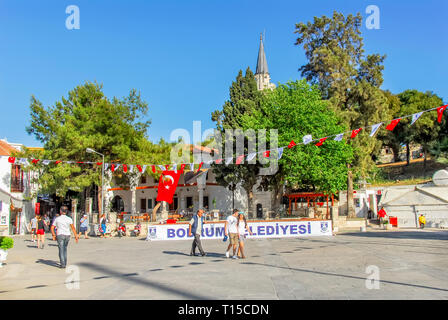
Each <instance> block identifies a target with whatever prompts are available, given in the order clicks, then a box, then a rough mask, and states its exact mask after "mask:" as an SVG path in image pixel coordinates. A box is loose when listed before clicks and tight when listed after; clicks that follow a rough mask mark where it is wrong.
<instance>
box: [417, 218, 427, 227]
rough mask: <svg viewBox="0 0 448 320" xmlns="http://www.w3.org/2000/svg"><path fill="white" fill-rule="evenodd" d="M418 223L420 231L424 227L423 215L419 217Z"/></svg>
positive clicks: (424, 219)
mask: <svg viewBox="0 0 448 320" xmlns="http://www.w3.org/2000/svg"><path fill="white" fill-rule="evenodd" d="M418 223H419V224H420V229H423V228H424V227H425V224H426V218H425V216H424V215H423V214H421V215H420V217H418Z"/></svg>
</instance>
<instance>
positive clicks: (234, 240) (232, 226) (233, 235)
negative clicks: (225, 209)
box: [224, 209, 239, 259]
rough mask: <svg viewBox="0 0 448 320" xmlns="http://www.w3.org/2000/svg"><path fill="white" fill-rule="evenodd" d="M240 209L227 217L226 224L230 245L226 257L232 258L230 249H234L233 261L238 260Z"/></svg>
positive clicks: (225, 230) (226, 233) (225, 229)
mask: <svg viewBox="0 0 448 320" xmlns="http://www.w3.org/2000/svg"><path fill="white" fill-rule="evenodd" d="M238 211H239V210H238V209H234V210H233V213H232V214H231V215H230V216H228V217H227V220H226V222H225V224H224V232H225V235H226V236H228V237H229V239H230V243H229V246H228V247H227V250H226V257H227V258H230V248H233V255H232V258H233V259H238V257H237V256H236V249H237V246H238V226H237V224H238V218H237V217H238Z"/></svg>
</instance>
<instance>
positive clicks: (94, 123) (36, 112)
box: [27, 82, 156, 197]
mask: <svg viewBox="0 0 448 320" xmlns="http://www.w3.org/2000/svg"><path fill="white" fill-rule="evenodd" d="M147 111H148V105H147V103H146V102H144V101H143V100H142V99H141V96H140V94H139V93H137V92H136V90H131V91H130V93H129V95H128V96H127V97H125V98H122V99H119V98H115V97H114V98H112V99H108V98H107V97H106V96H105V95H104V93H103V90H102V85H99V84H96V83H91V82H86V83H85V84H83V85H80V86H77V87H76V88H74V89H73V90H71V91H70V92H69V93H68V97H66V98H65V97H62V99H61V101H58V102H56V103H55V104H54V106H49V107H44V106H43V105H42V103H41V102H40V101H39V100H38V99H37V98H36V97H34V96H32V98H31V105H30V112H31V123H30V125H29V126H28V127H27V132H28V133H29V134H33V135H34V136H35V137H36V138H37V139H38V140H39V141H41V142H42V143H43V147H44V151H43V152H42V153H41V154H39V155H38V156H39V157H40V159H48V160H61V161H75V162H78V161H80V162H81V161H86V160H87V161H99V162H102V159H101V158H100V157H99V156H97V155H92V154H88V153H86V148H93V149H94V150H96V151H97V152H99V153H102V154H104V155H105V162H106V163H110V162H119V163H128V164H133V163H137V164H138V163H139V162H140V161H149V160H151V157H152V154H151V153H148V151H149V150H153V149H154V148H156V147H155V146H154V145H153V144H151V143H150V142H149V141H148V140H147V138H146V132H147V129H148V127H149V125H150V121H149V120H148V119H147V116H146V114H147ZM100 179H101V165H89V164H78V163H75V164H68V163H60V164H58V165H55V164H54V163H53V164H50V165H48V166H41V174H40V176H39V180H38V182H39V184H40V187H41V190H40V191H41V192H43V193H50V194H51V193H55V194H56V195H58V196H61V197H62V196H64V195H65V194H66V193H67V191H68V190H75V191H82V190H83V189H84V188H88V187H90V186H92V185H98V186H100V185H101V183H100ZM99 194H101V189H100V190H99Z"/></svg>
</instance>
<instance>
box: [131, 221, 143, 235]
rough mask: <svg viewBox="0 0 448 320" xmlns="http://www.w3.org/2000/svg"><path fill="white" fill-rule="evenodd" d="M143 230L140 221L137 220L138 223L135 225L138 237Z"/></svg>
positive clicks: (135, 233) (135, 232)
mask: <svg viewBox="0 0 448 320" xmlns="http://www.w3.org/2000/svg"><path fill="white" fill-rule="evenodd" d="M141 230H142V225H141V224H140V222H137V224H136V225H135V227H134V230H133V231H134V236H136V237H138V236H139V235H140V232H141Z"/></svg>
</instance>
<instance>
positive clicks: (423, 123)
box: [394, 90, 443, 174]
mask: <svg viewBox="0 0 448 320" xmlns="http://www.w3.org/2000/svg"><path fill="white" fill-rule="evenodd" d="M398 98H399V99H400V102H401V108H400V111H399V112H398V114H397V116H396V118H398V117H401V116H404V115H411V114H414V113H417V112H420V111H423V110H428V109H432V108H435V107H440V106H441V105H442V104H443V100H442V98H440V97H439V96H437V95H436V94H434V93H432V92H429V91H427V92H420V91H417V90H406V91H404V92H402V93H400V94H399V95H398ZM411 120H412V118H409V117H408V118H405V119H402V120H401V121H400V123H399V125H400V126H399V127H398V126H397V128H396V129H395V130H397V129H398V132H397V133H398V134H399V135H400V137H401V143H404V144H406V146H407V150H408V152H407V155H408V163H409V158H410V152H409V144H410V143H416V144H420V145H421V146H422V149H423V154H424V165H423V168H424V174H425V173H426V158H427V155H428V152H429V149H430V148H431V146H432V145H433V143H434V141H438V140H439V133H440V130H441V129H442V128H443V125H442V126H441V125H440V124H439V123H437V112H436V111H431V112H425V113H424V114H423V115H422V116H421V117H420V118H419V119H418V120H417V121H416V122H415V123H414V124H413V125H412V126H410V123H411ZM395 130H394V132H395Z"/></svg>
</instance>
